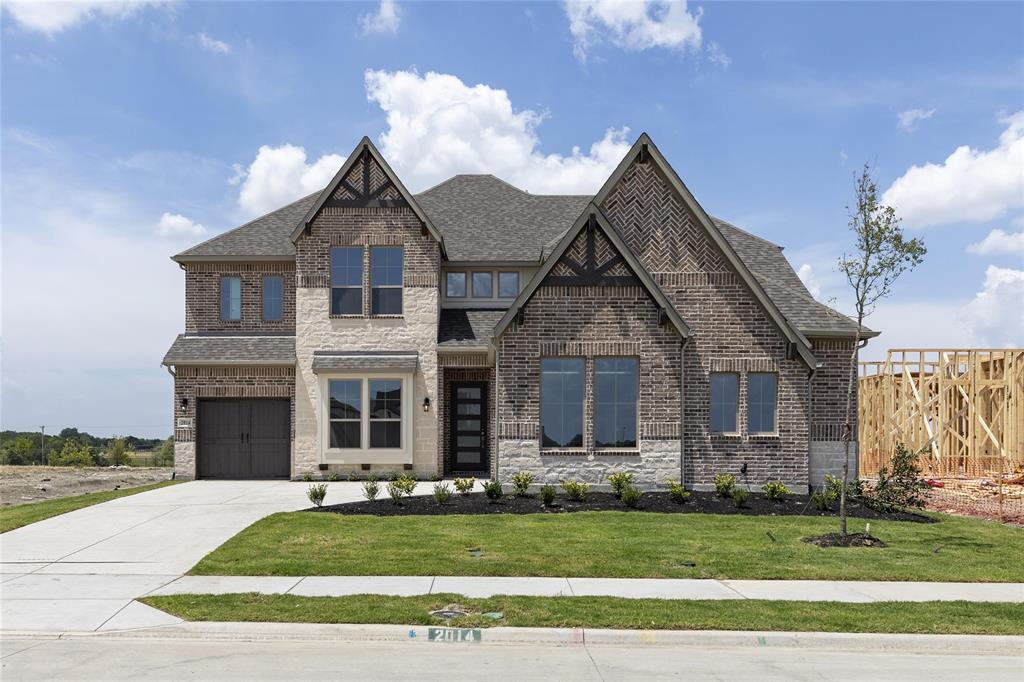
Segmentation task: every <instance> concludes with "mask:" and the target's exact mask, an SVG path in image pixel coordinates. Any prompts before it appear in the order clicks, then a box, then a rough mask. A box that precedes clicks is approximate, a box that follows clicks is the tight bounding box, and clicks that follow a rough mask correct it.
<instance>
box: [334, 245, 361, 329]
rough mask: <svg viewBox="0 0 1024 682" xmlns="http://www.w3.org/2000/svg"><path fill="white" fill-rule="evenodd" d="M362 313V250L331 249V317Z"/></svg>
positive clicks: (357, 248)
mask: <svg viewBox="0 0 1024 682" xmlns="http://www.w3.org/2000/svg"><path fill="white" fill-rule="evenodd" d="M362 313H363V249H362V247H360V246H340V247H335V248H333V249H331V315H362Z"/></svg>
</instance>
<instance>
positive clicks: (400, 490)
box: [388, 481, 405, 505]
mask: <svg viewBox="0 0 1024 682" xmlns="http://www.w3.org/2000/svg"><path fill="white" fill-rule="evenodd" d="M388 495H390V496H391V502H392V503H393V504H398V505H400V504H402V500H403V499H404V498H405V488H404V487H402V486H401V485H400V484H399V483H398V481H389V482H388Z"/></svg>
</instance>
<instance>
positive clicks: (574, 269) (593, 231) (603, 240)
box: [545, 214, 637, 286]
mask: <svg viewBox="0 0 1024 682" xmlns="http://www.w3.org/2000/svg"><path fill="white" fill-rule="evenodd" d="M545 284H546V285H550V286H630V285H634V284H637V280H636V277H635V276H634V275H633V271H632V270H630V268H629V266H628V265H627V264H626V261H625V260H624V259H623V258H622V254H621V253H619V250H618V249H616V248H615V245H614V244H612V243H611V242H610V241H608V238H607V237H606V236H605V235H604V234H603V233H601V231H600V229H599V228H598V226H597V217H596V215H594V214H591V215H590V217H589V218H588V219H587V227H586V229H584V230H583V231H582V232H581V233H580V234H579V235H578V236H577V237H576V239H574V240H573V241H572V243H571V244H570V245H569V248H567V249H566V250H565V253H564V254H562V257H561V258H560V259H558V262H557V263H556V264H555V266H554V267H553V268H552V269H551V273H550V274H549V275H548V278H547V280H546V281H545Z"/></svg>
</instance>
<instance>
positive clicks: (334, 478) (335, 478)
mask: <svg viewBox="0 0 1024 682" xmlns="http://www.w3.org/2000/svg"><path fill="white" fill-rule="evenodd" d="M340 478H341V476H339V475H338V472H337V471H332V472H331V473H329V474H327V480H328V481H331V482H332V483H335V482H337V481H338V480H339V479H340Z"/></svg>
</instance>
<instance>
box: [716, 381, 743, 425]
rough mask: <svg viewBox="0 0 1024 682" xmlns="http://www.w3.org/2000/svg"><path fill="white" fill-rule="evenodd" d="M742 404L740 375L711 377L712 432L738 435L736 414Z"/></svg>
mask: <svg viewBox="0 0 1024 682" xmlns="http://www.w3.org/2000/svg"><path fill="white" fill-rule="evenodd" d="M739 403H740V377H739V375H738V374H728V373H714V374H712V375H711V432H712V433H737V432H738V429H737V428H736V414H737V412H738V411H739Z"/></svg>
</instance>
